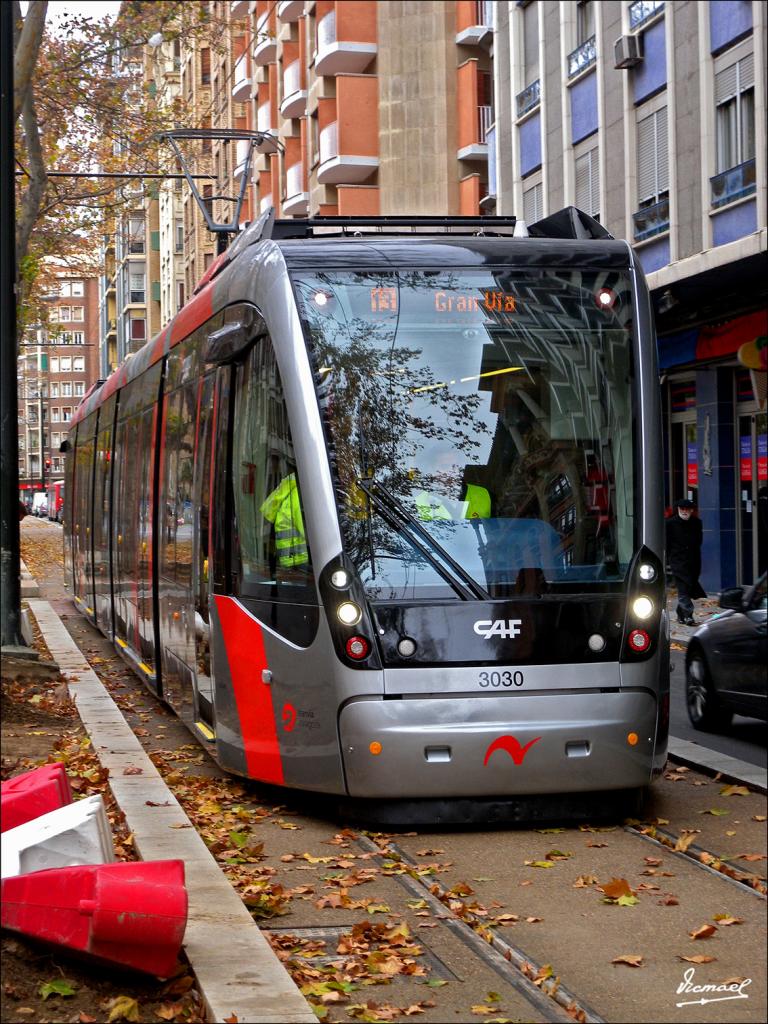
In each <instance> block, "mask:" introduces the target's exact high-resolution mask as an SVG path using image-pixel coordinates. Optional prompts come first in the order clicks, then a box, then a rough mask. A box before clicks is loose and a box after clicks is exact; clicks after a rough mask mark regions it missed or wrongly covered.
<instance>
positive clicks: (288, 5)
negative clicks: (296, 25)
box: [277, 0, 304, 22]
mask: <svg viewBox="0 0 768 1024" xmlns="http://www.w3.org/2000/svg"><path fill="white" fill-rule="evenodd" d="M303 13H304V0H282V3H279V4H278V5H277V16H278V18H279V19H280V21H283V22H286V21H298V20H299V18H300V17H301V15H302V14H303Z"/></svg>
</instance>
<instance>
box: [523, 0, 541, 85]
mask: <svg viewBox="0 0 768 1024" xmlns="http://www.w3.org/2000/svg"><path fill="white" fill-rule="evenodd" d="M523 63H524V65H525V67H524V71H523V73H524V75H525V82H524V85H525V86H528V85H530V84H531V82H535V81H536V79H537V78H538V77H539V5H538V4H537V3H536V4H528V6H527V7H525V8H524V9H523Z"/></svg>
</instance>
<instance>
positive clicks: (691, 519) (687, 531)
mask: <svg viewBox="0 0 768 1024" xmlns="http://www.w3.org/2000/svg"><path fill="white" fill-rule="evenodd" d="M702 533H703V529H702V525H701V520H700V519H699V518H698V517H697V516H694V514H693V502H692V501H689V500H688V498H683V499H681V500H680V501H678V503H677V510H676V512H675V514H674V515H672V516H670V518H669V519H668V520H667V565H668V566H669V568H670V569H671V571H672V575H673V576H674V579H675V585H676V586H677V621H678V622H682V623H684V624H685V625H686V626H693V625H695V623H694V621H693V601H694V599H695V598H697V597H706V596H707V595H706V594H705V592H704V591H703V590H702V588H701V584H700V583H699V573H700V572H701V540H702Z"/></svg>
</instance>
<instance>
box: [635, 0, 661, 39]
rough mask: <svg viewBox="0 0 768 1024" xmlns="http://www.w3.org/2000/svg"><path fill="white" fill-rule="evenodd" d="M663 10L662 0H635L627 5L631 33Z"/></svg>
mask: <svg viewBox="0 0 768 1024" xmlns="http://www.w3.org/2000/svg"><path fill="white" fill-rule="evenodd" d="M663 10H664V0H637V2H636V3H634V4H630V5H629V27H630V29H631V30H632V32H634V31H635V29H636V28H640V26H641V25H644V24H645V23H646V21H650V20H651V18H654V17H655V16H656V15H657V14H660V13H661V12H662V11H663Z"/></svg>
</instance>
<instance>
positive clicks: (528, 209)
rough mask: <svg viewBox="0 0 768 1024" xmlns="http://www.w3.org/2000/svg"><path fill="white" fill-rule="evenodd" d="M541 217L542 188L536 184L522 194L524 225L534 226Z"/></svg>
mask: <svg viewBox="0 0 768 1024" xmlns="http://www.w3.org/2000/svg"><path fill="white" fill-rule="evenodd" d="M543 215H544V213H543V206H542V186H541V184H538V185H534V186H533V187H532V188H529V189H528V190H527V191H526V192H523V219H524V220H525V223H526V224H535V223H536V221H537V220H541V218H542V217H543Z"/></svg>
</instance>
